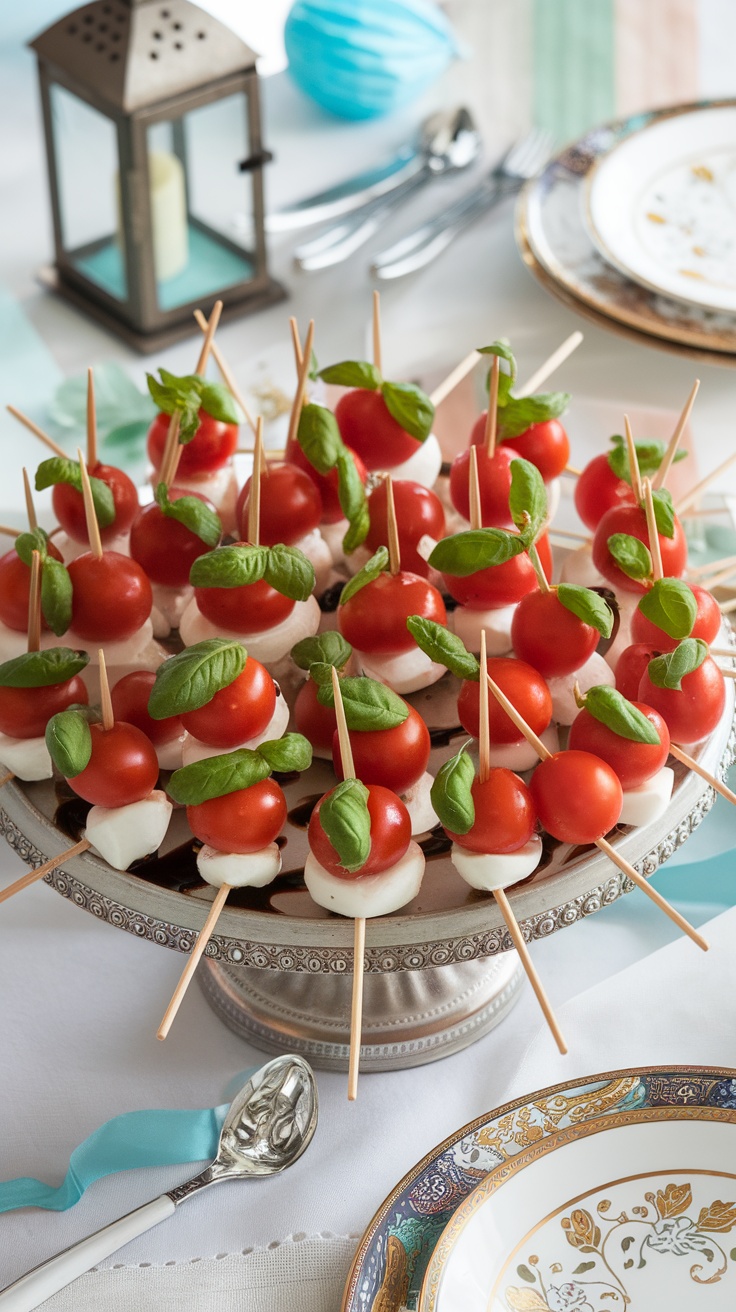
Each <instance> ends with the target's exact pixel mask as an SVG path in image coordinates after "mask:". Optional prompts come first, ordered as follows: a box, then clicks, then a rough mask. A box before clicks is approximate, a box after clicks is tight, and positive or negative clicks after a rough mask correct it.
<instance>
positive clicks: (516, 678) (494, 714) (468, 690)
mask: <svg viewBox="0 0 736 1312" xmlns="http://www.w3.org/2000/svg"><path fill="white" fill-rule="evenodd" d="M486 666H487V668H488V673H489V674H490V676H491V678H492V679H493V681H494V683H497V684H498V686H499V688H500V689H501V692H504V693H505V694H506V696H507V697H508V699H509V701H510V702H513V704H514V706H515V707H516V709H517V711H518V712H519V714H520V715H522V716H523V717H524V719H525V720H526V722H527V724H529V725H530V726H531V728H532V729H533V730H534V732H535V733H544V730H545V729H546V728H547V726H548V724H549V722H550V720H551V719H552V695H551V693H550V690H549V688H548V687H547V685H546V683H545V682H544V679H543V678H542V676H541V674H539V672H538V671H537V670H535V669H533V668H532V666H531V665H527V663H526V661H520V660H516V659H515V658H514V657H513V656H489V657H488V660H487V661H486ZM457 713H458V718H459V720H460V723H461V725H462V726H463V729H464V730H465V732H466V733H469V734H470V735H471V736H472V737H473V738H477V737H478V730H479V726H480V684H479V683H478V682H476V681H475V680H473V679H466V680H465V681H464V683H463V685H462V687H461V689H460V693H459V696H458V699H457ZM488 719H489V723H490V729H491V742H492V743H498V744H500V743H518V742H520V741H521V739H522V737H523V734H521V733H519V730H518V729H517V727H516V725H515V724H514V722H513V720H511V719H509V717H508V715H507V714H506V712H505V711H504V710H503V708H502V707H501V706H500V705H499V703H498V702H497V701H496V699H495V697H494V696H493V695H492V694H490V693H489V705H488Z"/></svg>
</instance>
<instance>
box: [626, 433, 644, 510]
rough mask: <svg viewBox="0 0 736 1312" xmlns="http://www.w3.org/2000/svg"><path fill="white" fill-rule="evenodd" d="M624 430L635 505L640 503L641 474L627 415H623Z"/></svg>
mask: <svg viewBox="0 0 736 1312" xmlns="http://www.w3.org/2000/svg"><path fill="white" fill-rule="evenodd" d="M624 432H625V433H626V450H627V451H628V453H629V473H630V474H631V486H632V488H633V489H634V496H635V497H636V501H637V505H641V501H642V496H643V491H642V486H641V474H640V473H639V457H638V456H637V454H636V444H635V442H634V434H633V433H632V431H631V424H630V423H629V416H628V415H624Z"/></svg>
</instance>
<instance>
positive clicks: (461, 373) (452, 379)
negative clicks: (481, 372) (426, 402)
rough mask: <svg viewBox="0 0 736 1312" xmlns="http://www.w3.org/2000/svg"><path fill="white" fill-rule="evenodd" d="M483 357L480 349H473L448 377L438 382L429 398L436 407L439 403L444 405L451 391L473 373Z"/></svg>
mask: <svg viewBox="0 0 736 1312" xmlns="http://www.w3.org/2000/svg"><path fill="white" fill-rule="evenodd" d="M482 358H483V357H482V356H481V354H480V352H479V351H471V352H470V355H466V357H465V359H464V360H461V361H460V363H459V364H458V365H456V366H455V368H454V369H453V370H452V373H449V374H448V375H447V377H446V378H443V380H442V382H441V383H438V384H437V386H436V387H435V389H434V391H433V392H432V393H430V397H429V399H430V401H431V402H432V405H433V406H435V408H436V407H437V406H438V405H442V402H443V401H444V400H445V399H446V397H448V396H449V395H450V393H451V392H454V391H455V388H456V387H458V386H459V385H460V383H461V382H462V381H463V378H467V376H468V374H469V373H471V371H472V370H473V369H474V368H475V366H476V365H477V363H478V361H479V360H481V359H482Z"/></svg>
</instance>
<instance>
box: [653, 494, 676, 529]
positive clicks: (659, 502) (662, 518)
mask: <svg viewBox="0 0 736 1312" xmlns="http://www.w3.org/2000/svg"><path fill="white" fill-rule="evenodd" d="M652 504H653V506H654V519H655V521H656V524H657V532H658V533H659V534H661V536H662V537H663V538H673V537H674V536H675V507H674V504H673V502H672V497H671V495H670V493H669V492H668V491H667V488H666V487H660V488H658V489H657V491H656V492H652Z"/></svg>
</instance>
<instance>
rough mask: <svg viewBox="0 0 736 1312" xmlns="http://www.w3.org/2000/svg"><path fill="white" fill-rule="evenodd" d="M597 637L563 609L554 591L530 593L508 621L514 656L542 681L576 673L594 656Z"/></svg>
mask: <svg viewBox="0 0 736 1312" xmlns="http://www.w3.org/2000/svg"><path fill="white" fill-rule="evenodd" d="M600 636H601V635H600V634H599V632H598V630H597V629H594V628H593V626H592V625H591V624H586V623H585V622H584V621H583V620H581V619H578V617H577V615H573V613H572V611H570V610H568V609H567V607H566V606H563V604H562V602H561V601H560V600H559V598H558V596H557V593H556V592H529V593H527V595H526V597H522V599H521V601H520V602H519V605H518V606H517V608H516V611H515V613H514V618H513V620H512V621H511V642H512V645H513V648H514V651H515V652H516V655H517V656H519V657H520V658H521V660H523V661H527V662H528V663H529V665H533V666H534V668H535V670H539V673H540V674H543V675H544V677H545V679H554V678H558V677H559V676H560V675H564V674H572V672H573V670H579V669H580V667H581V665H584V664H585V662H586V661H587V660H588V658H589V657H590V656H592V655H593V652H594V651H595V649H596V647H597V646H598V642H599V640H600Z"/></svg>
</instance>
